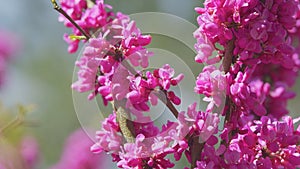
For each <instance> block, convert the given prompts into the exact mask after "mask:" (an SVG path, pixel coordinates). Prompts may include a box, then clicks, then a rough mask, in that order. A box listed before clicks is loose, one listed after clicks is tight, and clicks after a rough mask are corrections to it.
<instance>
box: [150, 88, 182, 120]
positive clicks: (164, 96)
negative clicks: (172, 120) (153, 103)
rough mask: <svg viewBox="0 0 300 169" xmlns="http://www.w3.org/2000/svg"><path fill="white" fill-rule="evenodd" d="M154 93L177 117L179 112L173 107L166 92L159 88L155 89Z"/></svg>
mask: <svg viewBox="0 0 300 169" xmlns="http://www.w3.org/2000/svg"><path fill="white" fill-rule="evenodd" d="M154 94H155V95H156V96H157V97H158V98H159V100H161V101H162V102H163V103H164V104H165V105H166V106H167V107H168V109H169V110H170V111H171V112H172V114H173V115H174V116H175V117H176V118H177V117H178V114H179V112H178V110H177V109H176V108H175V106H174V104H173V103H172V102H171V100H170V99H168V97H167V92H166V91H163V90H159V91H156V92H155V93H154Z"/></svg>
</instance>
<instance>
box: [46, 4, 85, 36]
mask: <svg viewBox="0 0 300 169" xmlns="http://www.w3.org/2000/svg"><path fill="white" fill-rule="evenodd" d="M51 2H52V4H53V6H54V9H55V10H56V11H58V12H59V13H61V14H62V15H63V16H64V17H66V18H67V19H68V20H69V21H70V22H71V23H72V24H73V25H74V26H75V27H76V28H77V29H78V30H79V31H80V32H81V33H82V34H83V35H84V36H85V37H86V39H87V40H89V39H90V38H91V36H90V35H89V34H88V33H87V32H86V31H85V30H83V29H82V28H81V27H80V26H79V25H78V24H77V23H76V22H75V21H74V20H73V19H72V18H71V17H70V16H69V15H68V14H67V13H66V12H65V11H64V10H63V9H62V8H61V7H60V6H59V5H58V4H57V3H56V1H55V0H51Z"/></svg>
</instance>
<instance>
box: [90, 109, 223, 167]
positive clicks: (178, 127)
mask: <svg viewBox="0 0 300 169" xmlns="http://www.w3.org/2000/svg"><path fill="white" fill-rule="evenodd" d="M219 121H220V120H219V118H218V115H217V114H214V113H211V112H200V111H197V110H196V103H194V104H192V105H191V106H189V108H188V111H187V112H184V111H182V112H180V113H179V116H178V121H176V122H170V121H168V123H167V124H166V125H164V126H163V127H162V129H161V130H160V129H159V128H158V127H157V126H155V125H154V123H153V122H150V123H134V128H135V132H136V134H137V136H136V139H135V142H134V143H125V144H123V142H124V140H123V138H122V133H121V131H120V127H119V124H118V123H117V121H116V114H115V113H114V114H112V115H110V116H109V117H108V118H106V119H105V120H104V122H103V123H102V129H101V130H100V131H98V132H97V137H96V138H97V142H96V143H95V144H94V145H93V146H92V147H91V151H92V152H94V153H100V152H103V151H105V152H109V153H112V157H113V158H114V161H116V162H117V164H118V166H119V167H121V168H142V167H145V166H146V167H150V168H157V169H165V168H172V167H174V163H172V162H171V161H170V160H169V159H168V158H167V155H170V154H173V155H174V157H175V159H176V160H180V159H181V157H182V154H183V153H184V154H185V155H186V157H187V158H188V159H189V161H191V155H190V153H191V151H193V150H192V149H191V148H189V145H190V144H191V142H190V138H193V137H197V136H199V139H200V141H201V142H202V143H205V142H207V143H208V144H210V145H213V144H216V142H217V140H218V139H217V137H216V136H214V135H213V134H216V133H217V131H218V124H219Z"/></svg>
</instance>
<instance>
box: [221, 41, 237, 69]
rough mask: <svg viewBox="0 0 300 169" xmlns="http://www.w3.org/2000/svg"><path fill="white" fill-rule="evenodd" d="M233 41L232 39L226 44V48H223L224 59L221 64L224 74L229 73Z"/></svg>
mask: <svg viewBox="0 0 300 169" xmlns="http://www.w3.org/2000/svg"><path fill="white" fill-rule="evenodd" d="M234 40H235V38H232V39H231V40H230V41H229V42H228V43H227V46H226V47H225V53H224V58H223V62H222V65H223V69H224V72H225V74H226V73H227V72H229V70H230V66H231V63H232V57H233V49H234Z"/></svg>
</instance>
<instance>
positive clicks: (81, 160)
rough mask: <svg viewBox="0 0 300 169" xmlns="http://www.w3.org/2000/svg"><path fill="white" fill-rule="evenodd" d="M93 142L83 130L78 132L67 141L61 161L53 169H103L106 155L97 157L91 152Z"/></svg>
mask: <svg viewBox="0 0 300 169" xmlns="http://www.w3.org/2000/svg"><path fill="white" fill-rule="evenodd" d="M92 144H93V142H92V140H90V138H89V137H88V136H87V135H86V133H84V131H82V130H77V131H76V132H74V133H73V134H71V136H70V137H69V138H68V139H67V141H66V144H65V148H64V152H63V153H62V156H61V158H60V161H59V162H58V163H57V164H56V165H54V166H53V167H51V169H66V168H72V169H90V168H93V169H102V168H105V167H107V166H106V165H107V164H105V160H108V159H107V158H106V155H104V154H101V155H95V154H93V153H92V152H90V151H89V147H90V146H91V145H92Z"/></svg>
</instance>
